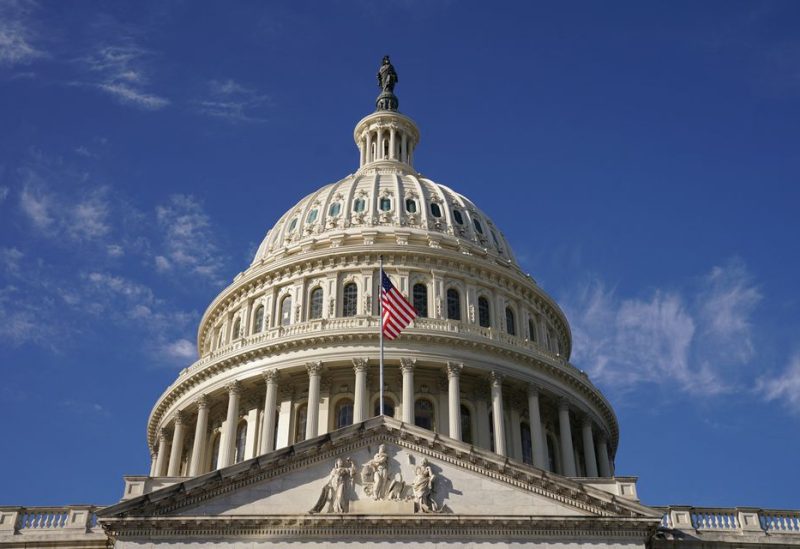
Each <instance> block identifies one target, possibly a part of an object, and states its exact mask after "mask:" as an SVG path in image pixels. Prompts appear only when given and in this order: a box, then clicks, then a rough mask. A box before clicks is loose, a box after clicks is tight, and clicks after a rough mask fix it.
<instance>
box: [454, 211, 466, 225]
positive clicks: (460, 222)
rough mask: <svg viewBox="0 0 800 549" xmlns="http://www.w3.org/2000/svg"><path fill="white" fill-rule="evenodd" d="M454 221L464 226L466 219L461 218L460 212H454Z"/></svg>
mask: <svg viewBox="0 0 800 549" xmlns="http://www.w3.org/2000/svg"><path fill="white" fill-rule="evenodd" d="M453 219H455V220H456V223H458V224H459V225H463V224H464V218H463V217H462V216H461V212H460V211H458V210H453Z"/></svg>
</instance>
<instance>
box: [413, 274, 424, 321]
mask: <svg viewBox="0 0 800 549" xmlns="http://www.w3.org/2000/svg"><path fill="white" fill-rule="evenodd" d="M412 293H413V297H414V309H416V311H417V316H421V317H427V316H428V286H426V285H425V284H422V283H421V282H420V283H418V284H414V290H413V292H412Z"/></svg>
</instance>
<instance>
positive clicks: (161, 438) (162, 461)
mask: <svg viewBox="0 0 800 549" xmlns="http://www.w3.org/2000/svg"><path fill="white" fill-rule="evenodd" d="M166 466H167V433H166V431H164V429H159V431H158V455H157V456H156V467H155V472H154V474H153V476H154V477H163V476H164V473H165V471H164V469H165V468H166Z"/></svg>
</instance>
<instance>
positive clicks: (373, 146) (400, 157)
mask: <svg viewBox="0 0 800 549" xmlns="http://www.w3.org/2000/svg"><path fill="white" fill-rule="evenodd" d="M358 150H359V152H360V155H361V160H360V162H361V163H360V166H363V165H364V164H369V163H370V162H375V161H377V160H397V161H399V162H404V163H405V164H408V165H409V166H411V165H412V164H413V158H414V140H413V138H412V137H411V136H410V135H409V134H408V133H407V132H405V131H403V130H402V129H400V128H399V127H398V126H397V125H395V124H391V125H389V126H378V127H377V128H373V129H369V130H367V131H366V132H364V137H363V138H362V139H361V141H360V142H359V143H358Z"/></svg>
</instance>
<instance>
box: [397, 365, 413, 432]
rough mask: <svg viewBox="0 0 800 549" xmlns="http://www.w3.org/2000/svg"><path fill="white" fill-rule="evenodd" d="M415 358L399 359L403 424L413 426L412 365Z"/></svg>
mask: <svg viewBox="0 0 800 549" xmlns="http://www.w3.org/2000/svg"><path fill="white" fill-rule="evenodd" d="M416 362H417V359H416V358H401V359H400V371H401V372H403V423H408V424H409V425H414V365H415V364H416Z"/></svg>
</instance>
